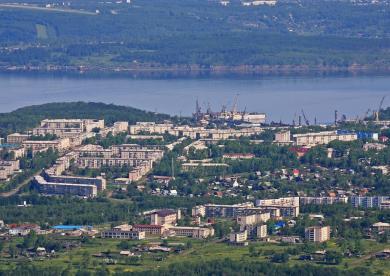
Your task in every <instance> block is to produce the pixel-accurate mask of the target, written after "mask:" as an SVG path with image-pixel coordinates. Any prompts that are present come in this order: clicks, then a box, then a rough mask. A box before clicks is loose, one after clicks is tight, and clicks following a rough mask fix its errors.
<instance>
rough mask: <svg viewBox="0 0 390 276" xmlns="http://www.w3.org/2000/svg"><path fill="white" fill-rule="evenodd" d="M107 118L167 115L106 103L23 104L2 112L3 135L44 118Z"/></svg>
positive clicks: (158, 118) (157, 118) (108, 121)
mask: <svg viewBox="0 0 390 276" xmlns="http://www.w3.org/2000/svg"><path fill="white" fill-rule="evenodd" d="M56 118H68V119H78V118H80V119H104V120H105V123H106V124H107V125H112V124H113V123H114V122H117V121H127V122H129V123H135V122H137V121H162V120H165V119H169V118H170V117H169V116H168V115H164V114H156V113H153V112H146V111H142V110H139V109H136V108H132V107H125V106H117V105H113V104H104V103H85V102H71V103H49V104H43V105H34V106H28V107H23V108H20V109H17V110H15V111H12V112H10V113H0V129H1V130H0V131H1V133H0V135H2V136H4V135H5V134H7V133H10V132H15V131H26V130H27V129H31V128H33V127H36V126H38V125H39V122H40V121H41V120H43V119H56Z"/></svg>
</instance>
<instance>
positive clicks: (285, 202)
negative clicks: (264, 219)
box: [256, 197, 299, 217]
mask: <svg viewBox="0 0 390 276" xmlns="http://www.w3.org/2000/svg"><path fill="white" fill-rule="evenodd" d="M256 206H258V207H263V208H278V209H279V210H280V215H281V216H282V217H297V216H298V215H299V197H284V198H277V199H258V200H256Z"/></svg>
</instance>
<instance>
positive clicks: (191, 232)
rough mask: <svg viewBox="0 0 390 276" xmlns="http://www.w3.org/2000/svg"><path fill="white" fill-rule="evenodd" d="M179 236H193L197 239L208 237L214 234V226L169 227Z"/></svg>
mask: <svg viewBox="0 0 390 276" xmlns="http://www.w3.org/2000/svg"><path fill="white" fill-rule="evenodd" d="M169 230H170V231H173V232H174V233H175V235H176V236H178V237H191V238H195V239H206V238H208V237H212V236H214V229H213V228H203V227H187V226H175V227H169Z"/></svg>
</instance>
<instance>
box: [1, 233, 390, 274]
mask: <svg viewBox="0 0 390 276" xmlns="http://www.w3.org/2000/svg"><path fill="white" fill-rule="evenodd" d="M57 238H58V239H67V240H70V241H71V240H78V238H69V237H57ZM189 240H191V244H192V247H191V248H189V249H185V250H184V251H182V252H181V253H173V252H171V253H169V254H167V253H147V252H143V253H142V258H141V261H140V262H139V263H130V262H129V261H128V259H129V258H128V257H120V256H119V252H120V251H121V249H120V248H119V247H118V245H119V243H120V242H121V241H120V240H110V239H100V238H95V239H91V240H90V241H89V242H87V243H84V244H82V246H81V247H78V248H75V249H72V250H69V251H65V252H59V253H57V255H56V257H53V258H50V260H49V259H41V258H39V257H37V258H34V259H28V258H27V257H19V258H17V259H10V258H9V257H8V256H7V254H5V253H3V255H2V257H1V258H0V267H3V268H8V269H12V268H13V267H15V266H16V265H18V264H21V263H31V262H33V263H34V264H35V265H36V266H38V267H46V268H47V267H72V269H74V270H75V271H76V270H77V269H79V268H80V267H83V268H88V269H89V270H91V271H93V270H94V269H95V268H96V267H100V266H102V265H105V264H106V263H105V261H104V258H97V257H93V256H92V255H94V254H98V253H101V252H110V255H111V257H112V259H114V260H116V262H117V263H116V264H113V265H107V268H108V269H109V270H110V271H112V272H114V271H116V270H120V271H127V272H134V271H145V270H151V269H157V268H160V267H166V266H168V265H170V264H174V263H177V262H181V263H182V262H199V261H201V260H203V261H212V260H217V259H225V258H229V259H232V260H236V261H240V260H253V261H254V260H256V261H259V262H266V261H270V260H269V259H270V258H271V256H272V254H274V253H283V252H285V251H286V250H288V249H289V248H290V249H292V248H294V247H295V245H279V244H271V243H264V242H256V243H253V244H254V246H255V249H256V250H257V251H260V252H261V253H260V255H259V256H258V257H251V256H250V254H249V247H235V246H231V245H228V244H227V243H223V242H216V241H200V240H194V239H188V238H170V239H168V240H167V242H168V244H169V246H174V245H175V244H178V243H181V244H186V243H187V241H189ZM12 242H13V243H16V242H19V243H20V242H21V239H17V240H13V241H12ZM152 242H161V240H160V239H158V238H155V239H148V240H144V241H129V244H130V246H136V245H142V244H148V243H152ZM363 244H364V248H365V254H364V255H363V256H362V257H360V258H344V259H343V262H342V263H341V264H339V265H337V267H338V268H340V269H349V268H355V267H359V266H360V267H361V266H364V267H369V268H370V269H371V271H372V272H373V273H378V272H385V273H386V272H389V273H390V262H388V261H383V260H376V259H374V258H371V256H372V255H373V254H374V253H376V252H378V251H380V250H383V249H384V248H387V247H388V244H378V243H376V242H374V241H364V242H363ZM8 246H9V244H8V245H7V244H6V245H5V246H4V248H8ZM327 249H328V250H329V249H330V250H336V251H338V250H339V248H338V246H337V245H336V243H334V242H329V243H328V244H327ZM299 255H300V254H298V255H292V256H290V260H289V265H299V264H305V263H309V261H300V260H299ZM310 263H311V264H315V265H321V264H316V263H315V262H313V261H312V262H310Z"/></svg>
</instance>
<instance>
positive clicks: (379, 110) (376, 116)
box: [375, 96, 386, 122]
mask: <svg viewBox="0 0 390 276" xmlns="http://www.w3.org/2000/svg"><path fill="white" fill-rule="evenodd" d="M385 98H386V96H383V97H382V99H381V101H380V103H379V107H378V110H377V111H376V112H375V121H377V122H378V121H379V112H381V109H382V106H383V102H384V101H385Z"/></svg>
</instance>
